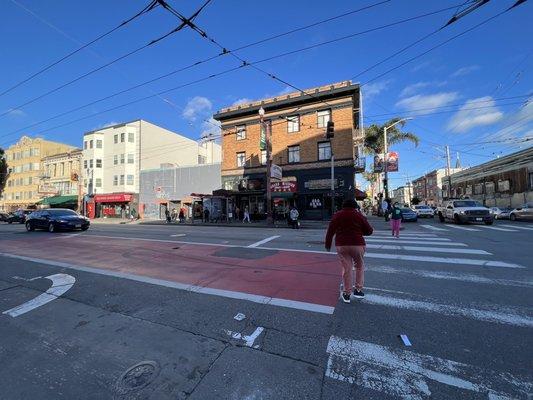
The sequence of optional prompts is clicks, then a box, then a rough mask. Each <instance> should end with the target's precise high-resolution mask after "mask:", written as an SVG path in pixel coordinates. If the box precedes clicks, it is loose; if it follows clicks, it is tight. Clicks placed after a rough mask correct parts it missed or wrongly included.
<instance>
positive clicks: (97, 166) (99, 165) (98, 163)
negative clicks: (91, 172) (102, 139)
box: [96, 158, 102, 168]
mask: <svg viewBox="0 0 533 400" xmlns="http://www.w3.org/2000/svg"><path fill="white" fill-rule="evenodd" d="M96 168H102V160H100V159H98V158H97V159H96Z"/></svg>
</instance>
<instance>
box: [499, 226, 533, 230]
mask: <svg viewBox="0 0 533 400" xmlns="http://www.w3.org/2000/svg"><path fill="white" fill-rule="evenodd" d="M498 225H500V226H505V227H506V228H514V229H524V230H526V231H533V228H529V227H525V226H515V225H503V224H498Z"/></svg>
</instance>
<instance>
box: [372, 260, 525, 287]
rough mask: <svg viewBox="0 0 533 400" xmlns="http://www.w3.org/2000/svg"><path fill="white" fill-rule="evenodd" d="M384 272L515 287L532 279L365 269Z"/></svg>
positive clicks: (379, 268)
mask: <svg viewBox="0 0 533 400" xmlns="http://www.w3.org/2000/svg"><path fill="white" fill-rule="evenodd" d="M373 272H378V273H384V274H408V275H415V276H419V277H421V278H429V279H444V280H452V281H461V282H470V283H479V284H486V285H498V286H517V287H532V286H533V280H520V281H514V280H508V279H492V278H485V277H484V276H478V275H473V274H461V273H457V272H436V271H427V270H417V269H413V268H409V267H407V268H399V267H392V266H376V265H375V266H372V267H371V268H369V269H368V270H367V273H373Z"/></svg>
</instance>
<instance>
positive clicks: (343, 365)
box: [326, 336, 533, 400]
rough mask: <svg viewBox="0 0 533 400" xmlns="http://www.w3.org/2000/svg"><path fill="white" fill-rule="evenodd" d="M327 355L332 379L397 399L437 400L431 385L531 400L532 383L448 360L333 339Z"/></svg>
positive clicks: (329, 376) (488, 396)
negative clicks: (433, 396) (432, 398)
mask: <svg viewBox="0 0 533 400" xmlns="http://www.w3.org/2000/svg"><path fill="white" fill-rule="evenodd" d="M326 351H327V353H328V354H329V358H328V362H327V368H326V376H327V377H328V378H331V379H336V380H339V381H343V382H349V383H350V384H354V383H355V384H357V385H358V386H362V387H365V388H367V389H372V390H376V391H378V392H382V393H386V394H387V395H389V396H390V397H394V398H402V399H411V400H423V399H428V398H431V397H432V393H431V390H430V386H431V387H433V385H428V381H433V382H439V383H441V384H444V385H447V386H452V387H454V388H458V389H462V390H466V391H470V392H475V393H481V394H484V395H487V398H488V399H501V400H503V399H511V398H526V397H527V395H528V393H531V390H532V388H533V385H531V383H529V382H527V381H522V380H521V379H520V378H519V377H515V376H513V375H511V374H510V373H507V372H506V373H499V372H495V371H491V370H483V369H481V368H477V367H474V366H472V365H468V364H463V363H459V362H456V361H452V360H447V359H444V358H439V357H434V356H430V355H426V354H420V353H416V352H414V351H411V350H404V349H397V350H396V349H391V348H388V347H385V346H381V345H378V344H373V343H368V342H363V341H361V340H352V339H342V338H339V337H337V336H331V337H330V339H329V341H328V347H327V350H326ZM495 388H497V389H495ZM500 388H505V389H500ZM502 390H505V391H502ZM387 397H388V396H387ZM476 398H477V396H476Z"/></svg>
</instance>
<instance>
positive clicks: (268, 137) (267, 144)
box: [259, 107, 274, 226]
mask: <svg viewBox="0 0 533 400" xmlns="http://www.w3.org/2000/svg"><path fill="white" fill-rule="evenodd" d="M264 118H265V109H264V108H263V107H261V108H260V109H259V119H260V124H261V128H262V129H264V132H265V150H266V209H267V225H268V226H273V225H274V220H273V219H272V188H271V187H270V174H271V170H272V155H271V148H270V145H271V143H270V142H271V136H272V135H271V131H270V128H271V127H270V124H266V123H265V120H264Z"/></svg>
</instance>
